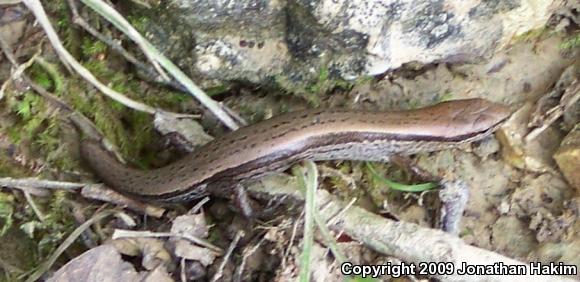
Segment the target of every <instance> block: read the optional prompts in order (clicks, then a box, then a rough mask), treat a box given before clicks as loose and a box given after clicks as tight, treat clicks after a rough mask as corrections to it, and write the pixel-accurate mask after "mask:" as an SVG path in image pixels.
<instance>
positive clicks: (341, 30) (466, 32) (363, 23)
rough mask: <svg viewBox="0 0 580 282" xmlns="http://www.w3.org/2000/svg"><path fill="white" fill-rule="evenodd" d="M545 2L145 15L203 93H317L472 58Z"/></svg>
mask: <svg viewBox="0 0 580 282" xmlns="http://www.w3.org/2000/svg"><path fill="white" fill-rule="evenodd" d="M554 3H555V1H553V0H540V1H533V3H532V2H529V1H519V0H509V1H496V0H493V1H483V0H471V1H451V0H435V1H429V0H412V1H395V0H370V1H345V0H319V1H310V0H309V1H307V0H294V1H279V0H236V1H233V0H220V1H213V0H212V1H209V0H171V1H162V3H161V4H160V5H159V6H157V7H156V8H154V9H151V10H149V11H148V12H150V13H148V15H147V16H149V17H152V20H151V22H150V23H152V24H151V25H150V27H149V28H148V29H149V30H151V31H152V32H149V33H150V36H149V37H150V39H151V40H152V41H154V42H155V44H156V45H157V46H159V47H160V48H161V49H162V50H164V52H165V53H166V54H167V55H169V56H170V57H172V58H173V60H174V61H178V62H180V64H181V65H182V66H183V67H189V69H188V71H189V72H190V73H191V74H193V75H196V76H197V77H198V78H197V80H198V82H199V83H200V84H201V85H202V86H204V87H211V86H215V85H219V84H220V83H227V82H228V81H234V80H235V81H245V82H252V83H260V84H265V85H267V84H277V85H279V86H282V87H283V88H285V89H287V90H290V91H293V92H301V91H302V92H308V91H311V92H315V91H321V90H324V89H319V88H317V87H314V89H312V88H309V86H311V85H313V84H316V83H317V82H319V81H322V80H324V81H327V80H330V81H336V84H335V85H338V84H339V82H340V81H343V80H352V79H355V78H357V77H360V76H365V75H378V74H382V73H384V72H386V71H388V70H392V69H395V68H398V67H400V66H402V65H403V64H406V63H410V62H419V63H422V64H429V63H433V62H469V61H474V60H478V59H480V58H482V57H486V56H488V55H491V54H492V53H493V52H494V51H495V50H497V49H498V48H499V47H501V46H502V45H504V44H506V43H508V42H509V41H510V40H511V39H512V38H513V36H517V35H519V34H522V33H525V32H527V31H529V30H532V29H535V28H540V27H542V26H543V25H544V24H545V23H546V21H547V19H548V18H549V16H550V14H551V11H552V10H553V9H555V8H557V7H552V6H551V5H554V6H556V5H555V4H554ZM175 46H181V47H184V46H190V48H189V49H186V50H182V49H183V48H174V47H175ZM180 49H181V50H180ZM325 87H327V88H329V87H332V84H331V85H326V86H325Z"/></svg>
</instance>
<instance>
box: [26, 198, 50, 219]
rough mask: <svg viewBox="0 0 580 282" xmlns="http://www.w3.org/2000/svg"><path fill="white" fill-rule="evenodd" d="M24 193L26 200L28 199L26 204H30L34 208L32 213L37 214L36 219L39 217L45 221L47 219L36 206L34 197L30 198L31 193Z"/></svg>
mask: <svg viewBox="0 0 580 282" xmlns="http://www.w3.org/2000/svg"><path fill="white" fill-rule="evenodd" d="M23 193H24V198H26V202H28V205H30V207H31V208H32V211H34V214H36V217H38V219H39V220H40V221H44V219H45V217H44V214H43V213H42V212H41V211H40V210H39V209H38V207H37V206H36V203H35V202H34V199H32V197H31V196H30V193H28V192H26V191H23Z"/></svg>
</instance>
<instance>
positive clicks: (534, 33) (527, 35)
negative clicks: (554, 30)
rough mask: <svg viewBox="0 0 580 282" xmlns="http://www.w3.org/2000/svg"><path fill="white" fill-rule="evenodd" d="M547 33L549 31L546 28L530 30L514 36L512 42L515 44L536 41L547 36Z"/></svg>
mask: <svg viewBox="0 0 580 282" xmlns="http://www.w3.org/2000/svg"><path fill="white" fill-rule="evenodd" d="M548 31H549V29H548V28H547V27H541V28H536V29H532V30H529V31H527V32H524V33H522V34H520V35H518V36H515V37H514V38H513V40H514V41H515V42H527V41H533V40H537V39H540V38H542V37H543V36H545V35H547V34H548Z"/></svg>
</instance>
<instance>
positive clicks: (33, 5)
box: [23, 0, 156, 114]
mask: <svg viewBox="0 0 580 282" xmlns="http://www.w3.org/2000/svg"><path fill="white" fill-rule="evenodd" d="M23 3H24V4H25V5H26V6H27V7H28V9H30V11H31V12H32V13H33V14H34V16H35V17H36V19H37V21H38V23H39V24H40V25H41V26H42V28H43V29H44V31H45V32H46V36H47V37H48V40H49V41H50V43H51V44H52V47H53V48H54V50H55V51H56V53H57V54H58V56H59V57H60V59H61V60H62V61H63V62H65V63H66V64H67V65H69V66H71V67H72V68H73V69H74V70H75V71H76V72H77V73H78V74H79V75H80V76H82V77H83V78H84V79H85V80H87V81H89V82H90V83H91V84H92V85H94V86H95V87H96V88H97V89H99V90H100V91H101V92H103V94H105V95H107V96H109V97H110V98H111V99H113V100H115V101H117V102H119V103H121V104H123V105H125V106H127V107H129V108H131V109H134V110H137V111H141V112H146V113H149V114H154V113H155V111H156V109H155V108H153V107H151V106H148V105H145V104H143V103H140V102H137V101H134V100H132V99H130V98H128V97H126V96H125V95H123V94H121V93H119V92H117V91H115V90H113V89H111V88H109V87H107V86H106V85H104V84H103V83H101V82H100V81H99V80H97V78H96V77H95V76H94V75H93V74H92V73H91V72H90V71H89V70H87V69H86V68H85V67H83V66H82V65H81V64H80V63H79V62H78V61H77V60H76V59H75V58H74V57H73V56H72V55H71V54H70V53H69V52H68V51H67V50H66V49H65V48H64V46H63V45H62V43H61V41H60V39H59V37H58V35H57V34H56V32H55V31H54V28H53V27H52V25H51V23H50V21H49V20H48V17H47V15H46V12H45V11H44V8H43V7H42V4H41V3H40V1H39V0H23Z"/></svg>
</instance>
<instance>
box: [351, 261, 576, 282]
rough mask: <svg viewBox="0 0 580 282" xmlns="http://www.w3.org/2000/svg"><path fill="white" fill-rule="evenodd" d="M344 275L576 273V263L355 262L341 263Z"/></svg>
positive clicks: (374, 276) (375, 276)
mask: <svg viewBox="0 0 580 282" xmlns="http://www.w3.org/2000/svg"><path fill="white" fill-rule="evenodd" d="M340 271H341V272H342V274H344V275H359V276H362V277H363V278H365V277H373V278H377V277H380V276H383V275H389V276H391V277H394V278H397V277H401V276H406V275H428V276H438V275H578V266H576V265H570V264H564V263H562V262H558V263H555V262H550V263H540V262H531V263H530V264H529V265H510V264H505V263H503V262H496V263H493V264H468V263H465V262H463V263H461V264H460V265H459V266H455V264H453V263H451V262H420V263H406V262H401V263H399V264H392V263H390V262H388V263H387V264H382V265H357V264H353V263H351V262H345V263H343V264H342V265H341V266H340Z"/></svg>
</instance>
